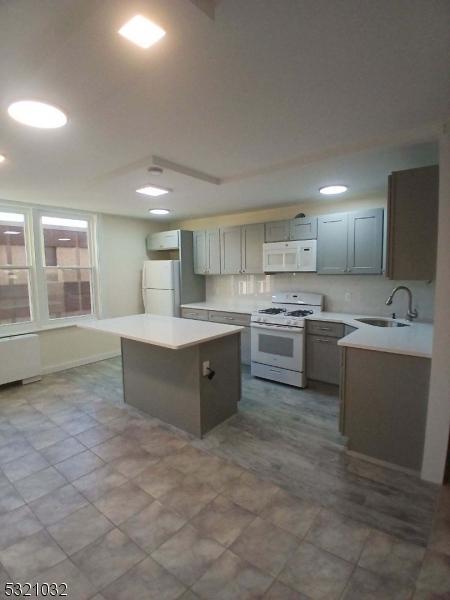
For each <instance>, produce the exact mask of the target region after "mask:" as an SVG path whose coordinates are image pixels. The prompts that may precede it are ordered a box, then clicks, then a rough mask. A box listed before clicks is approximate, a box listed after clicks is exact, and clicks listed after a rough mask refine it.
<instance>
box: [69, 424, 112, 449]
mask: <svg viewBox="0 0 450 600" xmlns="http://www.w3.org/2000/svg"><path fill="white" fill-rule="evenodd" d="M115 435H116V432H115V431H112V430H111V429H108V428H107V427H104V426H103V425H97V426H96V427H93V428H92V429H88V430H86V431H83V433H79V434H77V435H76V436H75V437H76V439H77V440H78V441H79V442H81V443H82V444H83V445H84V446H86V448H92V447H93V446H97V445H98V444H101V443H102V442H105V441H106V440H108V439H110V438H112V437H114V436H115Z"/></svg>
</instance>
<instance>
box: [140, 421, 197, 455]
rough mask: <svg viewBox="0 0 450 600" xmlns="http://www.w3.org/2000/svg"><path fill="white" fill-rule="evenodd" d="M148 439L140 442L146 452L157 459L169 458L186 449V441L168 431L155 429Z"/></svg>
mask: <svg viewBox="0 0 450 600" xmlns="http://www.w3.org/2000/svg"><path fill="white" fill-rule="evenodd" d="M147 437H148V439H147V440H146V441H145V442H142V441H141V442H140V443H141V446H142V447H143V448H144V450H147V452H149V453H150V454H152V455H153V456H157V457H162V456H167V455H168V454H172V453H174V452H177V451H178V450H181V449H182V448H184V447H186V444H187V442H186V440H184V439H182V438H179V437H177V436H175V435H173V434H172V433H169V432H167V431H161V430H160V429H158V428H156V427H154V428H153V429H152V430H150V431H149V432H148V436H147Z"/></svg>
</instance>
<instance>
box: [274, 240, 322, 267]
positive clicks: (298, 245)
mask: <svg viewBox="0 0 450 600" xmlns="http://www.w3.org/2000/svg"><path fill="white" fill-rule="evenodd" d="M263 265H264V266H263V268H264V272H265V273H293V272H295V271H316V269H317V240H305V241H297V242H270V243H268V244H264V245H263Z"/></svg>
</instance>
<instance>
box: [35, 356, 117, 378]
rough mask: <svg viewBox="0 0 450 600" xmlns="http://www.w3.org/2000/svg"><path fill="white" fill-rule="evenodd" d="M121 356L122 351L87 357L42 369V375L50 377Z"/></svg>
mask: <svg viewBox="0 0 450 600" xmlns="http://www.w3.org/2000/svg"><path fill="white" fill-rule="evenodd" d="M116 356H120V351H114V352H105V353H103V354H94V355H93V356H86V357H84V358H79V359H77V360H70V361H68V362H65V363H60V364H59V365H50V366H48V367H44V368H43V369H41V373H42V375H49V374H50V373H57V372H58V371H66V370H67V369H73V368H74V367H82V366H83V365H90V364H91V363H96V362H100V361H101V360H107V359H108V358H115V357H116Z"/></svg>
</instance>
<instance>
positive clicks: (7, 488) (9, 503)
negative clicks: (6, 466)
mask: <svg viewBox="0 0 450 600" xmlns="http://www.w3.org/2000/svg"><path fill="white" fill-rule="evenodd" d="M24 504H25V501H24V499H23V498H22V496H21V495H20V494H19V492H18V491H17V490H16V489H15V487H14V486H13V484H12V483H11V482H10V481H9V479H7V478H6V477H5V476H3V475H0V515H3V514H5V513H8V512H9V511H10V510H14V509H15V508H19V506H23V505H24Z"/></svg>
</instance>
